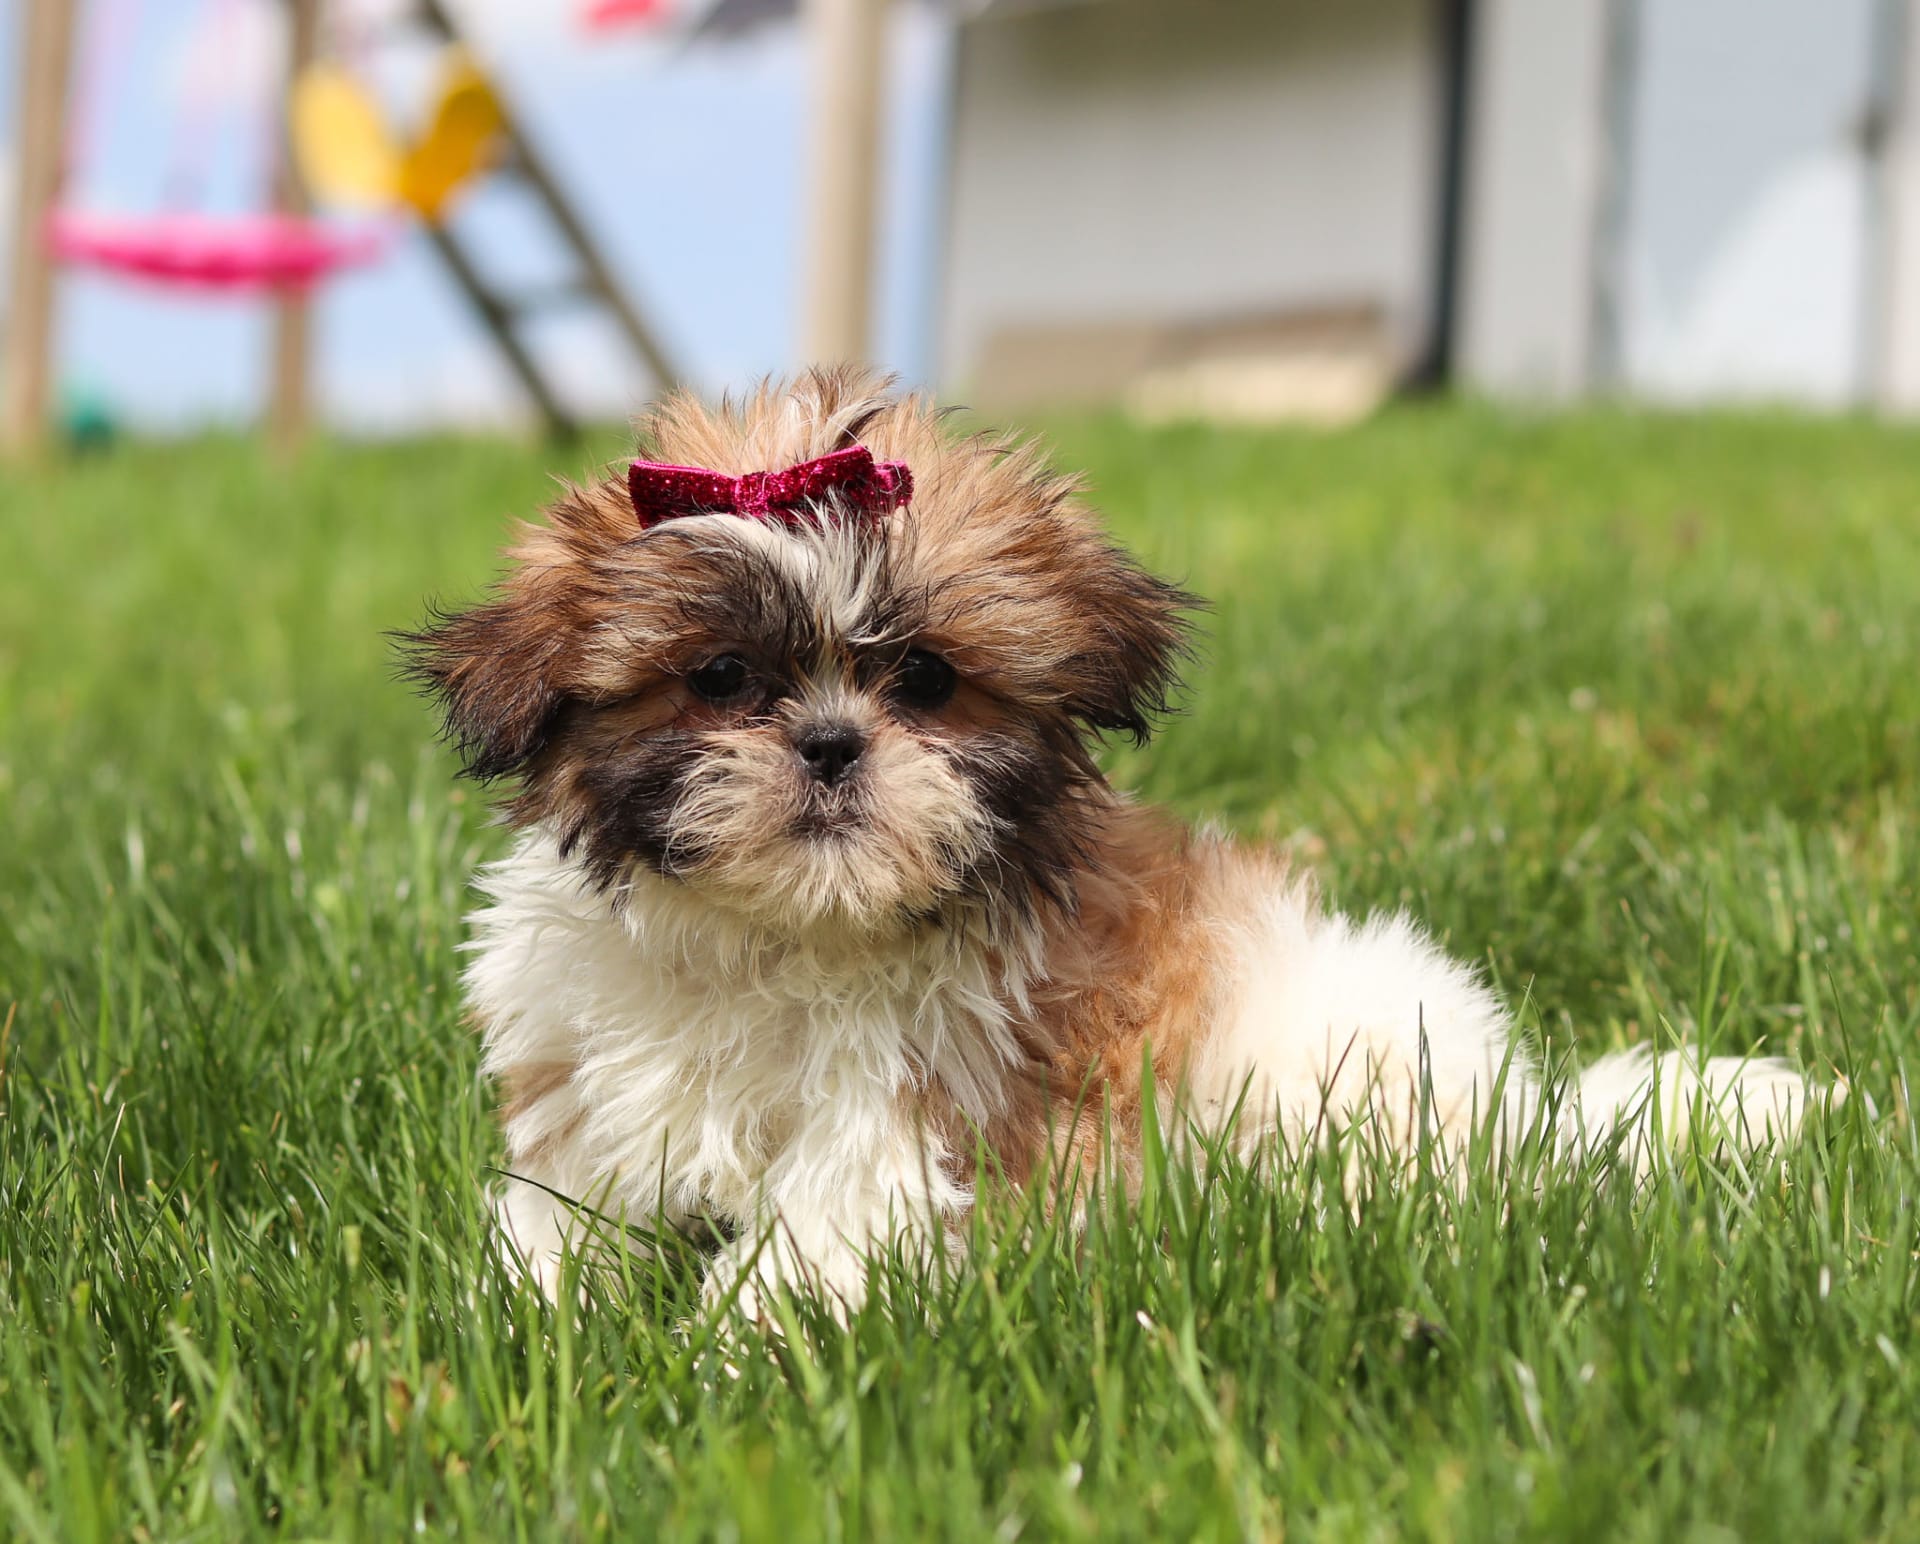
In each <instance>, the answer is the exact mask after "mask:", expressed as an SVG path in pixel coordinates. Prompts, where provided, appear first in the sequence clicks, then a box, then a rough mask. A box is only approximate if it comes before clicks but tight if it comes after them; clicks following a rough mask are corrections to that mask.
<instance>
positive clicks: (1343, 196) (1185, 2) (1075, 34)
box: [940, 0, 1438, 382]
mask: <svg viewBox="0 0 1920 1544" xmlns="http://www.w3.org/2000/svg"><path fill="white" fill-rule="evenodd" d="M1432 45H1433V39H1432V37H1431V35H1430V29H1429V7H1428V5H1427V4H1425V3H1424V0H1367V3H1365V4H1355V3H1352V0H1180V3H1168V0H1111V3H1107V4H1100V5H1088V6H1083V7H1077V8H1071V9H1062V10H1050V11H1040V12H1035V13H1030V14H1024V15H1019V14H1016V15H1001V16H995V15H989V16H987V17H985V18H982V19H981V20H978V21H975V22H971V23H969V24H967V25H966V26H965V27H964V28H963V30H962V37H961V42H960V60H959V81H958V87H957V100H956V105H955V125H954V132H955V139H954V151H953V163H952V183H951V189H950V195H949V197H950V202H949V211H948V224H947V232H946V236H945V240H944V249H945V253H946V263H945V270H946V271H945V275H944V303H943V306H942V357H941V360H940V369H941V374H942V375H944V376H945V377H946V378H947V379H949V380H951V381H959V382H965V381H966V380H967V379H968V377H969V372H970V370H971V368H972V367H973V365H974V363H975V361H976V360H977V359H978V357H979V354H980V351H981V348H982V346H983V345H984V343H985V341H986V339H987V338H988V337H990V336H991V335H992V334H993V332H994V331H995V330H996V329H997V328H1000V327H1003V326H1008V325H1014V326H1019V325H1026V324H1032V323H1044V324H1058V323H1062V322H1102V321H1116V322H1139V321H1164V320H1176V321H1190V320H1205V319H1209V318H1216V317H1223V316H1231V315H1234V314H1236V313H1249V312H1263V311H1265V312H1271V311H1277V310H1282V309H1285V308H1288V307H1292V306H1313V305H1319V304H1323V303H1329V302H1351V301H1356V300H1359V301H1372V302H1375V303H1377V304H1379V306H1380V307H1381V309H1382V310H1383V311H1384V312H1385V314H1386V315H1387V316H1388V318H1389V319H1390V322H1391V324H1392V326H1393V327H1394V330H1395V332H1396V333H1397V335H1398V336H1399V337H1400V338H1401V339H1402V340H1403V344H1404V346H1405V347H1407V348H1409V349H1410V348H1411V347H1412V346H1413V345H1414V343H1415V342H1416V341H1417V339H1418V336H1419V334H1420V331H1421V329H1422V327H1423V325H1424V310H1425V305H1426V301H1427V294H1426V285H1427V282H1428V280H1427V271H1428V264H1429V260H1430V241H1431V236H1430V232H1431V226H1432V211H1431V200H1432V189H1433V158H1434V155H1435V150H1434V131H1435V125H1436V123H1437V118H1438V111H1437V103H1436V93H1437V87H1438V81H1437V73H1436V67H1435V64H1434V59H1433V46H1432Z"/></svg>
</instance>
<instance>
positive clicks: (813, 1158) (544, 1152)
mask: <svg viewBox="0 0 1920 1544" xmlns="http://www.w3.org/2000/svg"><path fill="white" fill-rule="evenodd" d="M481 886H482V889H483V891H484V893H485V894H486V896H487V899H488V904H487V905H486V906H484V907H483V908H482V909H481V910H479V911H478V912H477V913H476V914H475V915H474V918H473V927H474V941H473V944H472V949H473V951H474V955H473V959H472V961H471V963H470V964H469V966H468V969H467V972H466V984H467V991H468V996H469V1000H470V1003H471V1006H472V1007H473V1008H474V1009H475V1010H476V1012H477V1013H478V1015H479V1017H480V1019H481V1021H482V1023H483V1024H484V1026H485V1033H486V1056H485V1066H486V1070H487V1071H488V1072H489V1073H491V1074H494V1075H495V1076H497V1077H499V1078H501V1079H502V1080H503V1082H504V1083H505V1084H506V1085H507V1087H508V1090H509V1092H510V1093H511V1092H512V1091H513V1089H514V1088H515V1087H516V1086H520V1087H531V1088H534V1089H537V1090H539V1091H540V1092H539V1094H538V1096H537V1097H533V1098H530V1099H523V1100H520V1101H517V1102H516V1104H515V1105H514V1106H513V1107H512V1108H511V1110H510V1115H509V1119H508V1124H507V1141H508V1150H509V1166H510V1167H512V1168H513V1169H514V1171H515V1172H516V1173H523V1174H526V1175H527V1177H528V1178H532V1179H535V1180H537V1181H538V1182H539V1183H540V1184H543V1185H548V1186H551V1187H552V1188H553V1189H554V1190H557V1191H561V1192H562V1193H564V1194H569V1195H571V1196H573V1197H574V1198H575V1199H588V1198H593V1199H594V1200H595V1202H596V1205H597V1206H598V1207H599V1208H600V1209H601V1210H603V1211H604V1210H607V1209H609V1204H611V1206H612V1207H613V1208H616V1209H624V1210H625V1211H626V1212H627V1213H628V1214H629V1215H631V1216H634V1217H636V1218H640V1217H645V1216H650V1215H651V1214H652V1213H653V1212H655V1211H657V1210H660V1209H662V1208H664V1210H665V1211H666V1212H667V1213H668V1214H669V1215H670V1216H676V1217H677V1216H685V1215H688V1214H694V1213H699V1212H702V1211H710V1212H712V1213H713V1214H714V1215H716V1216H718V1217H721V1218H723V1219H726V1220H729V1221H732V1222H734V1223H736V1224H740V1225H746V1224H749V1223H751V1222H752V1221H754V1220H755V1219H758V1218H766V1217H777V1218H778V1220H779V1222H780V1224H781V1226H782V1227H783V1228H784V1229H786V1230H788V1231H790V1232H792V1233H794V1234H795V1235H798V1238H797V1239H796V1242H799V1243H801V1244H803V1245H808V1246H811V1248H813V1249H821V1248H828V1249H830V1248H831V1247H832V1246H833V1244H834V1243H836V1242H840V1241H845V1242H848V1243H853V1244H856V1245H858V1244H861V1243H864V1242H866V1241H868V1240H870V1239H871V1238H873V1237H875V1236H877V1235H881V1234H885V1233H889V1232H892V1231H894V1230H896V1229H897V1228H898V1227H899V1226H901V1225H902V1224H903V1223H905V1222H907V1221H908V1219H906V1218H903V1217H900V1216H898V1215H895V1213H896V1212H897V1211H898V1209H899V1208H900V1207H901V1206H902V1205H903V1204H905V1205H909V1206H917V1207H924V1208H926V1209H928V1210H929V1211H930V1212H932V1213H934V1214H939V1213H951V1212H952V1211H953V1210H954V1209H956V1208H958V1207H961V1206H964V1205H965V1203H966V1201H967V1199H968V1197H967V1194H966V1191H965V1187H964V1186H963V1185H962V1184H961V1183H959V1182H958V1181H956V1180H955V1179H953V1178H952V1177H951V1176H950V1175H949V1173H948V1172H947V1169H946V1168H945V1167H943V1165H942V1164H941V1162H940V1157H941V1154H940V1153H939V1152H938V1151H937V1150H933V1149H932V1148H930V1145H929V1141H928V1137H927V1132H926V1128H925V1125H924V1122H923V1120H922V1118H921V1117H922V1114H923V1112H924V1109H925V1105H924V1102H923V1100H922V1098H921V1095H922V1094H923V1093H924V1092H925V1091H926V1090H928V1089H929V1088H930V1087H933V1086H934V1085H935V1084H937V1086H938V1088H939V1089H940V1090H941V1093H942V1096H943V1097H946V1098H949V1099H951V1100H952V1101H953V1102H954V1103H955V1104H956V1105H957V1106H958V1107H959V1109H960V1111H961V1113H962V1114H963V1115H966V1116H968V1117H970V1118H972V1119H973V1120H976V1121H981V1120H984V1119H985V1118H986V1117H988V1116H989V1115H991V1114H992V1113H994V1111H995V1110H996V1108H997V1101H998V1096H999V1088H1000V1084H1001V1079H1002V1069H1003V1067H1004V1066H1005V1064H1006V1062H1007V1060H1008V1059H1009V1058H1010V1056H1011V1054H1012V1046H1013V1042H1012V1037H1011V1033H1010V1030H1009V1026H1008V1018H1009V1012H1010V1010H1011V1009H1013V1008H1014V1007H1015V1006H1016V1005H1017V1003H1018V999H1019V992H1020V988H1019V984H1018V982H1017V981H1015V980H1010V979H1008V976H1007V973H1006V971H1005V970H1004V969H1002V968H999V967H997V966H996V965H995V963H994V961H995V956H994V954H993V953H992V952H991V951H990V950H989V949H988V948H987V947H986V946H985V945H984V943H982V942H981V941H980V940H979V939H978V938H976V937H974V936H972V935H971V934H970V933H969V932H968V931H967V930H965V929H957V930H956V929H951V928H949V929H941V928H935V927H925V928H920V929H915V930H913V931H911V932H910V933H906V934H903V935H901V936H899V937H897V938H892V939H888V940H885V941H883V942H878V943H876V942H875V941H874V940H871V939H864V940H859V941H853V940H848V939H845V938H844V937H841V938H835V937H833V936H831V935H830V934H829V935H827V936H823V937H820V938H816V939H812V940H803V941H795V940H792V939H777V938H774V937H772V936H770V935H769V934H768V933H767V932H766V931H765V930H764V929H762V928H759V927H756V926H754V925H751V924H749V923H746V922H744V921H742V920H741V919H739V918H738V917H737V916H735V915H733V914H732V913H729V912H726V911H724V910H722V909H720V908H717V907H715V906H714V905H712V904H711V903H709V902H706V901H704V900H702V899H701V898H700V897H699V896H698V895H697V894H695V893H694V892H693V891H691V890H689V889H688V888H686V887H684V886H681V885H678V884H675V883H673V882H670V881H666V880H661V879H657V878H655V877H653V876H651V875H642V876H640V877H638V878H637V879H636V880H635V882H634V886H633V888H632V890H631V892H630V893H629V894H628V895H627V896H626V898H625V902H624V904H623V905H622V906H620V907H618V908H616V907H614V906H613V905H612V904H611V902H610V901H609V899H608V898H607V897H606V896H603V895H599V894H596V893H594V892H593V891H591V890H590V889H588V888H586V887H584V886H583V885H582V884H581V882H580V880H579V876H578V873H577V871H576V870H575V868H574V867H573V866H572V865H570V864H568V863H566V862H563V861H562V860H561V859H560V858H559V857H558V855H557V853H556V852H555V850H554V848H553V845H552V843H551V841H550V840H549V839H548V838H546V837H544V836H541V835H534V836H530V837H528V838H525V839H523V840H522V841H521V843H520V845H519V846H518V847H517V848H516V849H515V851H514V852H513V853H512V855H511V856H509V857H508V858H506V859H505V860H503V861H502V862H500V863H498V864H495V865H493V866H492V867H491V868H489V869H488V870H487V871H486V872H485V874H484V875H483V876H482V880H481ZM530 1170H538V1172H529V1171H530Z"/></svg>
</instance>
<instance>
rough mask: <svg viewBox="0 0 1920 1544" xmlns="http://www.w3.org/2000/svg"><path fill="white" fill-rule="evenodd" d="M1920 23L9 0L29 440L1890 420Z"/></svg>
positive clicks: (1725, 12) (1294, 11) (1903, 374)
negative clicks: (218, 427)
mask: <svg viewBox="0 0 1920 1544" xmlns="http://www.w3.org/2000/svg"><path fill="white" fill-rule="evenodd" d="M1916 13H1920V0H946V3H942V0H894V3H891V4H889V3H886V0H799V3H793V0H784V3H783V0H425V3H422V0H84V3H82V0H8V4H7V5H6V6H5V7H0V18H4V25H0V51H3V52H4V55H5V57H4V58H3V59H0V81H4V83H5V89H6V91H7V92H8V93H9V95H8V99H7V100H6V101H5V103H4V104H0V123H3V124H4V125H6V129H5V132H6V134H7V135H8V138H7V140H6V142H5V143H4V144H0V190H4V194H5V196H4V198H0V208H4V209H5V211H6V219H7V221H8V224H9V226H10V229H9V230H8V231H7V232H6V233H5V235H6V240H5V242H4V244H3V245H4V247H5V249H6V251H7V252H8V253H9V254H10V260H11V263H12V265H13V272H12V273H11V275H10V276H9V277H10V282H9V283H8V285H7V288H6V293H7V294H8V295H9V296H10V297H11V300H10V303H9V306H8V314H7V315H6V317H5V319H4V320H5V326H6V334H7V337H6V347H7V353H6V372H7V381H6V389H7V432H8V435H9V437H10V438H11V439H13V440H14V441H16V442H21V441H29V440H31V439H32V438H33V437H34V436H35V435H36V434H37V433H39V432H40V431H39V426H40V425H42V424H49V423H50V424H52V425H54V426H55V427H56V428H59V427H64V429H65V430H66V432H67V433H68V434H69V435H70V436H75V435H77V436H79V437H80V438H82V439H84V438H86V437H87V436H88V435H89V434H98V433H102V432H110V431H115V430H119V429H122V428H124V429H127V430H132V431H141V432H163V433H173V432H180V431H185V430H191V429H194V428H197V427H201V426H205V425H208V424H233V425H245V424H252V423H256V422H270V423H274V424H276V425H277V430H276V432H279V433H283V434H284V435H285V436H286V437H287V438H289V439H293V438H297V437H298V435H299V434H300V433H302V432H304V430H305V428H306V426H307V425H308V424H310V423H323V424H326V425H329V426H331V427H334V428H336V429H339V430H342V431H348V432H353V433H360V434H373V435H390V434H398V433H408V432H414V431H417V430H421V429H424V428H429V427H442V426H458V427H493V426H502V425H517V424H533V425H537V424H539V423H541V422H543V421H544V422H545V423H546V424H547V425H548V427H550V428H554V429H556V430H562V431H564V430H565V429H567V428H568V427H570V426H571V425H573V424H575V423H578V422H583V421H605V420H611V419H617V418H620V417H623V416H625V415H626V414H628V413H630V412H631V411H632V410H633V409H634V408H635V407H636V406H638V405H639V404H640V403H641V402H643V401H644V400H645V399H646V398H647V397H648V396H649V395H651V394H652V393H653V392H654V391H656V390H657V389H658V387H659V386H660V384H661V383H662V381H663V380H665V379H669V378H671V379H675V380H685V381H688V382H691V383H693V384H695V385H697V386H699V387H701V388H704V389H718V388H720V387H722V386H724V385H726V384H729V383H736V382H739V381H742V380H744V379H747V378H750V377H752V376H754V375H757V374H759V373H762V372H766V371H774V370H780V369H783V368H787V367H790V366H792V365H794V364H796V363H799V362H801V361H803V360H806V359H810V358H821V357H847V356H865V357H870V358H873V359H875V360H877V361H879V362H880V363H883V364H885V365H887V366H889V367H892V368H894V369H897V370H899V371H900V372H902V373H903V374H904V375H905V376H907V377H908V378H909V379H912V380H914V381H920V382H927V383H932V384H935V385H937V386H938V387H940V388H941V389H942V390H945V391H947V392H949V393H958V394H961V395H963V396H966V397H967V398H968V399H969V400H972V401H975V402H981V403H990V404H993V405H996V406H1001V405H1004V406H1007V407H1012V408H1021V407H1026V406H1030V405H1040V404H1055V403H1061V404H1065V403H1094V402H1100V403H1119V404H1120V405H1123V406H1124V407H1126V408H1128V409H1130V410H1131V411H1133V412H1135V413H1137V414H1139V415H1142V416H1144V417H1149V418H1154V417H1159V418H1166V417H1206V418H1215V419H1231V420H1249V421H1270V420H1286V419H1296V420H1298V419H1305V420H1308V421H1326V422H1339V421H1345V420H1348V419H1352V418H1355V417H1359V416H1362V415H1364V414H1365V413H1367V412H1368V411H1370V410H1371V408H1372V407H1374V406H1375V405H1377V404H1378V403H1379V402H1381V401H1382V400H1384V399H1386V398H1387V397H1389V396H1391V395H1393V394H1395V393H1398V392H1402V391H1407V390H1422V389H1432V388H1435V387H1444V386H1457V387H1461V388H1465V389H1467V390H1470V391H1473V392H1476V393H1483V394H1491V395H1495V396H1499V397H1505V398H1510V399H1515V400H1518V401H1522V402H1540V401H1547V400H1565V399H1572V398H1578V397H1581V396H1583V395H1588V394H1593V393H1609V394H1619V395H1628V396H1632V397H1636V398H1645V399H1651V400H1658V401H1683V402H1690V403H1698V402H1708V403H1711V402H1722V401H1735V400H1749V401H1750V400H1756V399H1757V400H1762V401H1766V402H1782V403H1792V404H1800V405H1806V406H1810V407H1815V408H1822V409H1847V408H1870V409H1881V410H1885V411H1888V412H1892V413H1900V412H1906V411H1911V410H1913V409H1915V408H1916V407H1920V261H1916V260H1915V254H1916V250H1917V247H1916V244H1917V243H1920V120H1916V116H1915V112H1914V111H1913V110H1912V108H1913V104H1915V103H1916V101H1920V96H1916V93H1915V91H1914V90H1913V89H1912V88H1913V87H1914V85H1915V81H1914V79H1913V77H1914V75H1915V69H1916V67H1915V64H1914V60H1915V57H1916V47H1915V34H1916V31H1920V27H1917V26H1916V20H1917V18H1916ZM409 157H411V158H413V159H412V161H409ZM436 157H437V160H436ZM422 160H424V162H425V163H426V164H425V166H424V170H423V168H422V165H420V164H416V163H420V162H421V161H422ZM410 179H411V180H410ZM423 179H424V182H425V184H426V186H425V187H424V188H423V187H422V186H421V185H420V184H421V182H422V180H423ZM276 211H277V212H276ZM289 264H291V265H292V266H291V267H290V266H288V265H289Z"/></svg>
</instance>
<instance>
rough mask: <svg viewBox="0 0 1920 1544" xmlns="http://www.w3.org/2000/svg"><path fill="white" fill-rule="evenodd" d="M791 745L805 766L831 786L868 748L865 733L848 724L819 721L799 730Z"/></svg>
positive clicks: (845, 773)
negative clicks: (798, 753) (819, 723)
mask: <svg viewBox="0 0 1920 1544" xmlns="http://www.w3.org/2000/svg"><path fill="white" fill-rule="evenodd" d="M793 743H794V748H795V749H796V750H798V751H799V752H800V759H801V760H802V761H804V762H805V763H806V764H807V770H808V771H809V772H811V773H812V774H813V775H814V776H815V777H816V778H817V779H819V780H820V781H821V782H823V783H825V784H826V785H827V786H828V787H829V788H831V787H832V786H833V785H834V784H835V783H837V782H839V781H840V780H841V779H842V778H843V777H845V776H846V775H847V769H848V768H849V767H851V766H852V765H853V764H854V763H855V762H856V761H858V760H859V759H860V753H861V752H862V751H863V750H865V749H866V748H867V737H866V736H865V735H863V734H861V733H860V731H859V730H858V729H855V728H854V727H853V725H851V724H821V725H815V726H812V727H810V728H807V729H803V730H801V731H800V733H799V734H798V735H796V736H795V737H794V742H793Z"/></svg>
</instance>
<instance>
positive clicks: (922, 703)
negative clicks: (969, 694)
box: [893, 649, 959, 712]
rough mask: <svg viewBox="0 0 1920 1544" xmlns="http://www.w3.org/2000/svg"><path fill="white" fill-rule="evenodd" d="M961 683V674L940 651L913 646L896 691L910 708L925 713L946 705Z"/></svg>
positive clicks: (895, 680)
mask: <svg viewBox="0 0 1920 1544" xmlns="http://www.w3.org/2000/svg"><path fill="white" fill-rule="evenodd" d="M958 684H959V681H958V677H956V676H955V675H954V673H953V666H951V665H949V664H948V663H947V662H946V661H945V660H944V659H942V658H941V657H940V656H939V655H938V654H929V653H928V652H927V651H926V650H925V649H909V650H908V651H907V657H906V658H905V659H903V660H901V661H900V669H899V670H898V671H897V672H896V673H895V675H894V678H893V693H894V695H895V696H896V697H898V698H899V699H900V701H902V702H904V703H905V704H906V705H907V706H908V707H910V708H919V709H920V710H921V711H922V712H931V711H932V710H933V709H935V708H938V707H942V706H944V705H945V703H946V701H947V699H948V698H949V697H951V696H952V695H953V689H954V687H955V686H956V685H958Z"/></svg>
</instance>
